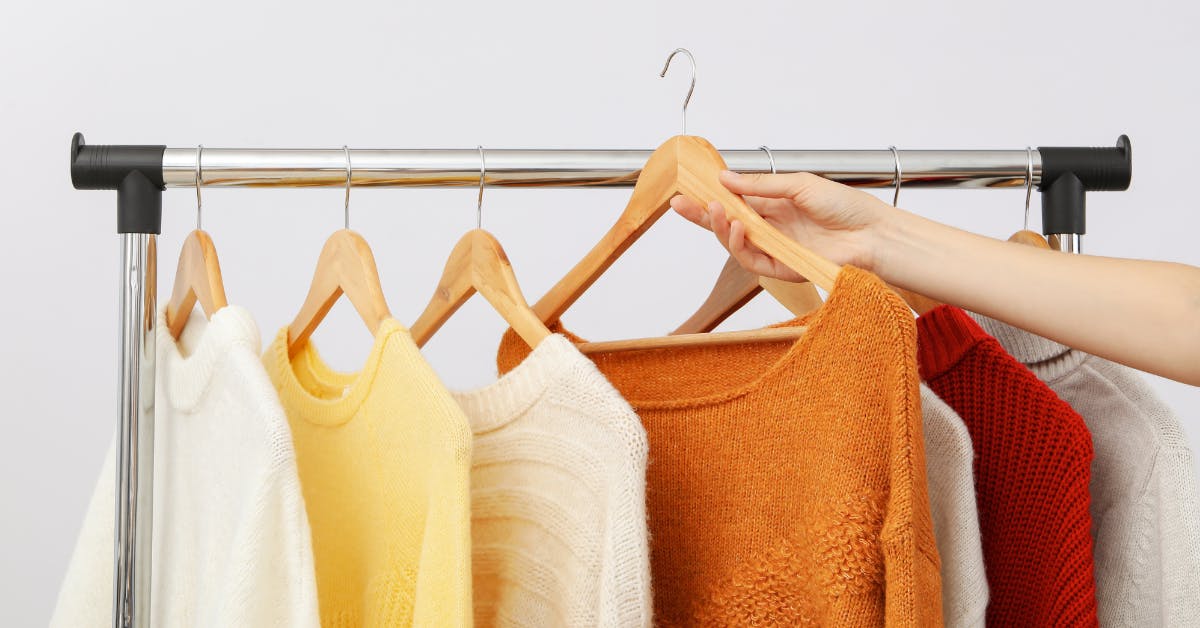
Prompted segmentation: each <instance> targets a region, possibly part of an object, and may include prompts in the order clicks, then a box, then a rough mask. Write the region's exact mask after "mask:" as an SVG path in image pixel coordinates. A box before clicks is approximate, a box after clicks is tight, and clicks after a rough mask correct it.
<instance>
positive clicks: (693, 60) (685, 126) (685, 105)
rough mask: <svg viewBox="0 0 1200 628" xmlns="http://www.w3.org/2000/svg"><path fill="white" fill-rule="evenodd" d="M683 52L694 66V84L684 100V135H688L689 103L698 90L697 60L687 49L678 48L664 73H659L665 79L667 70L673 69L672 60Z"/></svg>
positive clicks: (663, 70)
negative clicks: (694, 92)
mask: <svg viewBox="0 0 1200 628" xmlns="http://www.w3.org/2000/svg"><path fill="white" fill-rule="evenodd" d="M681 52H682V53H683V54H685V55H687V58H688V62H689V63H691V66H692V84H691V85H689V86H688V91H687V96H685V97H684V98H683V134H684V135H687V108H688V103H690V102H692V92H693V91H695V89H696V58H695V57H693V56H692V53H691V52H690V51H689V50H688V49H687V48H676V49H675V50H673V51H671V55H670V56H668V57H667V62H666V63H664V64H663V69H662V72H659V73H658V76H659V78H663V77H665V76H666V75H667V70H668V69H670V67H671V60H672V59H674V58H675V55H677V54H679V53H681Z"/></svg>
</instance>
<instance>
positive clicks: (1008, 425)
mask: <svg viewBox="0 0 1200 628" xmlns="http://www.w3.org/2000/svg"><path fill="white" fill-rule="evenodd" d="M917 333H918V338H919V341H918V342H919V358H918V360H919V362H920V366H921V374H922V376H923V377H924V378H925V380H926V382H927V383H928V385H929V387H930V388H932V389H933V391H934V392H936V393H937V394H938V396H939V397H941V398H942V400H943V401H945V402H946V403H947V404H948V405H949V406H950V407H951V408H954V410H955V412H957V413H958V415H959V416H960V417H962V420H963V422H964V423H966V425H967V429H968V430H969V431H970V433H971V443H972V445H973V446H974V447H975V494H976V499H977V500H978V501H979V527H980V530H981V532H982V533H983V556H984V565H985V566H986V568H987V582H988V589H989V592H990V601H989V603H988V613H987V625H988V626H1095V625H1096V587H1095V582H1094V579H1093V575H1092V572H1093V570H1094V562H1093V555H1092V537H1091V523H1092V521H1091V516H1090V515H1089V514H1088V502H1089V500H1088V481H1089V480H1090V477H1091V463H1092V442H1091V438H1090V436H1089V435H1088V431H1087V426H1085V425H1084V423H1083V419H1082V418H1080V417H1079V415H1078V414H1076V413H1075V411H1074V410H1072V409H1071V407H1070V406H1068V405H1067V404H1066V403H1065V402H1063V401H1062V400H1061V399H1059V398H1058V395H1056V394H1054V391H1052V390H1050V389H1049V388H1048V387H1046V385H1045V384H1043V383H1042V382H1041V381H1040V380H1038V379H1037V377H1035V376H1034V375H1033V373H1030V372H1029V369H1026V368H1025V367H1024V366H1022V365H1021V363H1020V362H1017V361H1016V360H1015V359H1013V357H1012V356H1010V355H1008V353H1006V352H1005V351H1004V349H1003V348H1002V347H1001V346H1000V343H998V342H996V340H995V339H994V338H992V337H991V336H989V335H987V333H985V332H984V331H983V330H982V329H980V327H979V325H977V324H975V321H973V320H971V318H970V317H968V316H967V315H966V314H965V313H964V312H963V311H962V310H960V309H958V308H954V307H950V306H940V307H937V308H934V309H933V310H931V311H929V312H928V313H926V314H924V315H922V316H921V317H920V318H919V319H917Z"/></svg>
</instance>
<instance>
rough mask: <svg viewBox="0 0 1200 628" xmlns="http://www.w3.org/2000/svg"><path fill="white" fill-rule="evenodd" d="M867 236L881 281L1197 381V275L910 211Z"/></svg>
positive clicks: (891, 216) (1174, 267)
mask: <svg viewBox="0 0 1200 628" xmlns="http://www.w3.org/2000/svg"><path fill="white" fill-rule="evenodd" d="M869 237H872V238H874V239H876V240H877V241H876V242H874V243H872V244H871V249H872V250H874V251H876V255H875V258H874V259H873V260H872V263H871V266H872V270H874V271H875V272H876V273H877V274H878V275H879V276H880V277H882V278H883V279H884V280H885V281H887V282H889V283H892V284H895V285H897V286H900V287H902V288H906V289H908V290H912V291H914V292H919V293H921V294H924V295H926V296H929V297H932V298H934V299H937V300H939V301H942V302H944V303H951V304H954V305H958V306H961V307H963V308H966V309H969V310H971V311H974V312H978V313H980V314H984V315H986V316H990V317H992V318H995V319H998V320H1001V321H1004V322H1006V323H1009V324H1012V325H1015V326H1017V327H1021V328H1023V329H1027V330H1029V331H1031V332H1034V333H1036V334H1038V335H1041V336H1044V337H1046V338H1049V339H1051V340H1055V341H1057V342H1060V343H1062V344H1065V345H1068V346H1071V347H1074V348H1077V349H1079V350H1081V351H1085V352H1087V353H1091V354H1094V355H1098V356H1101V357H1104V358H1107V359H1110V360H1112V361H1114V362H1119V363H1121V364H1126V365H1128V366H1131V367H1133V368H1137V369H1140V370H1144V371H1147V372H1150V373H1155V374H1158V375H1162V376H1164V377H1169V378H1171V379H1174V380H1178V381H1181V382H1185V383H1189V384H1193V385H1200V269H1198V268H1194V267H1190V266H1185V265H1182V264H1173V263H1167V262H1150V261H1142V260H1127V259H1116V258H1107V257H1094V256H1086V255H1068V254H1064V253H1059V252H1055V251H1047V250H1044V249H1037V248H1033V247H1028V246H1022V245H1018V244H1012V243H1009V242H1003V241H1000V240H995V239H992V238H987V237H984V236H980V235H976V234H972V233H968V232H965V231H961V230H959V229H955V228H953V227H949V226H946V225H942V224H939V223H936V222H933V221H930V220H926V219H924V218H921V217H919V216H916V215H914V214H910V213H908V212H904V211H899V210H894V211H891V212H889V213H888V214H887V217H886V218H885V219H884V220H882V221H881V222H880V224H879V226H878V228H876V229H873V230H872V233H871V235H870V236H869Z"/></svg>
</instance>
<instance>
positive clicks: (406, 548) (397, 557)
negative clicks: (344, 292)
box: [263, 320, 472, 628]
mask: <svg viewBox="0 0 1200 628" xmlns="http://www.w3.org/2000/svg"><path fill="white" fill-rule="evenodd" d="M263 360H264V362H265V363H266V367H267V371H268V372H269V373H270V375H271V380H272V382H273V383H274V384H275V388H276V390H278V391H279V396H280V400H281V401H282V402H283V407H284V410H285V411H286V412H287V416H288V422H289V423H290V424H291V428H292V438H293V440H294V441H295V448H296V460H297V463H298V466H299V469H300V485H301V489H302V491H303V493H304V501H305V505H306V507H307V510H308V518H309V523H310V525H311V527H312V536H313V552H314V558H315V565H316V572H317V597H318V600H319V602H318V603H319V606H320V614H321V624H322V625H323V626H327V627H337V628H340V627H343V626H388V627H391V626H408V625H413V626H438V627H441V626H469V625H471V620H472V612H471V527H470V526H471V521H470V517H471V510H470V509H471V506H470V504H471V502H470V491H469V488H468V484H469V477H470V467H471V431H470V428H469V426H468V423H467V419H466V417H465V416H464V415H463V413H462V410H460V409H459V407H458V405H457V404H456V403H455V401H454V399H453V398H452V397H451V396H450V394H449V392H448V391H447V390H446V389H445V388H444V387H443V386H442V384H441V382H440V381H439V380H438V378H437V376H436V375H435V374H434V372H433V370H432V369H431V368H430V367H429V365H428V364H427V363H426V362H425V360H424V358H422V357H421V354H420V352H419V351H418V350H417V347H416V345H415V344H414V343H413V341H412V337H411V336H410V335H409V333H408V330H406V329H405V328H404V327H403V326H401V325H400V323H398V322H396V321H395V320H387V321H385V322H384V323H383V324H382V325H381V326H380V328H379V330H378V333H377V334H376V337H375V344H374V347H373V348H372V350H371V355H370V356H369V357H368V358H367V361H366V365H365V366H364V368H363V369H362V371H360V372H359V373H355V374H346V373H338V372H335V371H333V370H332V369H330V368H329V367H328V366H326V365H325V363H324V362H322V360H321V358H320V356H319V355H318V354H317V351H316V349H315V348H313V346H312V343H311V342H310V343H308V344H307V345H306V346H305V347H304V348H303V349H302V350H301V352H300V353H299V354H297V355H296V358H295V359H294V360H293V361H292V362H290V363H289V361H288V358H287V329H286V328H284V329H282V330H280V332H279V334H278V335H277V336H276V338H275V341H274V342H273V343H272V344H271V347H270V348H269V349H268V350H267V353H266V355H265V356H264V358H263Z"/></svg>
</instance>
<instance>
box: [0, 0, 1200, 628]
mask: <svg viewBox="0 0 1200 628" xmlns="http://www.w3.org/2000/svg"><path fill="white" fill-rule="evenodd" d="M1198 18H1200V5H1197V4H1196V3H1194V2H1165V1H1161V0H1158V1H1155V0H1150V1H1147V2H1138V3H1131V2H1128V1H1123V2H1119V3H1116V2H1096V1H1095V0H1092V1H1076V2H1062V3H1052V2H1032V1H1020V2H1006V3H1002V4H996V3H987V4H981V3H968V2H949V1H947V2H939V3H925V2H915V3H914V2H905V3H890V2H883V1H876V2H865V3H841V2H808V3H799V2H773V3H767V2H758V3H753V4H751V3H733V2H730V3H704V2H695V1H691V2H648V1H646V0H633V1H631V0H606V1H605V2H595V3H586V4H585V3H568V2H556V1H545V2H540V3H510V2H487V3H485V2H476V3H451V2H431V1H428V0H426V1H423V2H415V3H403V2H386V3H385V2H378V3H363V2H360V3H354V2H343V3H322V4H321V5H320V6H319V8H312V9H308V8H305V7H303V6H302V5H301V3H296V2H269V3H253V2H246V1H240V2H229V1H226V0H208V1H205V2H191V3H187V4H186V5H184V4H183V3H164V2H138V3H129V2H76V3H61V2H58V3H56V2H20V3H12V4H11V5H9V6H7V7H6V10H5V12H4V16H3V18H0V177H3V180H2V181H0V233H2V234H3V241H2V245H0V256H2V258H0V259H2V263H0V285H3V294H4V297H3V302H2V307H0V357H2V359H0V382H2V384H0V385H2V386H3V389H2V392H3V401H2V405H0V408H2V410H0V411H2V412H3V413H4V415H5V421H4V424H3V425H4V430H3V433H2V435H0V491H2V492H0V512H2V513H3V514H2V516H0V539H3V541H2V542H3V550H2V555H3V560H0V599H3V600H4V602H3V603H0V614H4V615H6V616H3V617H0V624H2V625H6V626H28V625H38V624H41V623H43V622H44V621H45V620H46V618H47V617H48V615H49V612H50V609H51V607H52V604H53V600H54V597H55V594H56V591H57V587H58V583H59V579H60V577H61V575H62V571H63V569H64V567H65V564H66V560H67V557H68V555H69V552H70V550H71V547H72V545H73V543H74V539H75V535H76V532H77V529H78V526H79V522H80V519H81V517H82V514H83V509H84V506H85V503H86V499H87V496H88V495H89V494H90V492H91V490H92V487H93V484H94V482H95V475H96V472H97V470H98V468H99V465H100V462H101V458H102V456H103V454H104V449H105V446H106V445H107V443H108V441H109V439H110V437H111V434H112V430H113V426H114V422H115V419H116V410H117V391H116V371H115V369H116V366H117V363H116V349H117V268H118V257H117V250H118V249H117V246H118V238H117V236H116V235H115V212H114V203H115V193H112V192H85V191H75V190H73V189H72V188H71V185H70V181H69V177H68V169H67V148H68V141H69V139H70V136H71V133H72V132H74V131H76V130H80V131H83V132H84V133H85V134H86V135H87V139H88V141H89V142H91V143H147V144H167V145H169V146H173V147H186V146H194V145H195V144H197V143H204V144H205V145H207V146H210V147H220V146H243V147H252V146H262V147H340V146H341V145H343V144H349V145H350V146H352V147H363V148H367V147H412V148H437V147H451V148H470V147H474V146H475V145H476V144H483V145H484V146H485V147H497V148H498V147H510V148H519V147H544V148H552V147H562V148H587V147H594V148H603V147H613V148H650V147H653V146H656V145H657V144H658V143H660V142H661V141H662V140H663V139H665V138H666V137H668V136H670V135H672V134H675V133H676V132H678V129H679V115H678V106H679V103H680V101H681V99H682V96H683V93H684V91H685V89H686V83H687V78H686V76H687V72H686V70H684V67H685V65H681V66H679V67H677V68H674V70H673V73H672V74H671V75H669V76H668V77H667V79H665V80H664V79H659V78H658V76H657V73H658V70H659V68H660V66H661V64H662V62H663V60H664V59H665V57H666V54H667V53H668V52H669V51H670V50H671V49H673V48H674V47H676V46H686V47H689V48H690V49H691V50H692V51H693V52H694V53H695V55H696V58H697V61H698V63H699V72H700V73H699V83H698V85H697V88H696V95H695V98H694V100H693V102H692V106H691V109H690V116H689V120H688V122H689V127H688V128H689V130H690V131H691V132H693V133H696V134H699V135H703V136H706V137H707V138H709V139H710V140H711V141H712V142H713V143H714V144H716V145H717V146H718V147H722V148H753V147H755V146H758V145H759V144H769V145H771V146H772V147H775V148H884V147H886V146H887V145H889V144H895V145H897V146H899V147H901V148H914V149H915V148H1018V149H1019V148H1023V147H1024V146H1026V145H1027V144H1032V145H1034V146H1037V145H1047V146H1054V145H1112V143H1113V142H1114V140H1115V139H1116V137H1117V135H1118V134H1120V133H1128V134H1129V135H1130V136H1131V138H1132V139H1133V146H1134V156H1135V159H1134V166H1135V167H1134V180H1133V186H1132V187H1131V188H1130V190H1129V191H1128V192H1125V193H1096V194H1092V195H1090V197H1089V199H1088V207H1089V210H1090V211H1089V214H1088V228H1089V233H1088V235H1087V237H1086V239H1085V246H1086V249H1087V251H1088V252H1091V253H1095V254H1105V255H1115V256H1127V257H1142V258H1153V259H1166V260H1175V261H1180V262H1186V263H1189V264H1193V265H1200V252H1198V251H1197V248H1196V246H1195V242H1196V232H1197V229H1198V228H1200V219H1198V218H1197V213H1196V208H1197V205H1200V202H1198V200H1197V199H1196V197H1195V192H1194V189H1193V186H1192V185H1191V183H1192V182H1193V181H1194V178H1195V175H1196V172H1197V167H1198V165H1200V133H1198V131H1200V122H1198V119H1200V117H1198V116H1197V115H1196V103H1197V97H1198V96H1200V92H1198V90H1197V87H1198V85H1200V75H1198V74H1197V72H1196V71H1195V64H1196V61H1197V60H1198V59H1200V38H1197V37H1196V33H1195V29H1196V24H1197V23H1198V22H1197V20H1198ZM880 193H881V194H890V192H887V191H881V192H880ZM627 195H628V191H622V190H606V191H580V190H491V191H489V192H488V193H487V195H486V197H485V201H484V218H483V221H484V226H485V227H486V228H488V229H489V230H491V231H492V232H493V233H495V234H496V235H497V237H498V238H499V239H500V241H501V242H503V243H504V245H505V248H506V250H507V252H508V255H509V256H510V258H511V260H512V263H513V266H514V268H515V270H516V272H517V275H518V278H519V279H520V281H521V283H522V286H523V287H524V289H525V292H526V294H527V295H528V296H529V298H530V300H531V301H532V300H534V299H536V297H537V296H540V295H541V294H542V292H543V291H545V290H546V289H547V288H548V287H549V286H550V285H551V284H552V283H553V282H554V281H555V280H556V279H557V278H559V277H560V276H561V274H562V273H563V272H565V270H566V269H567V267H568V266H569V265H570V264H572V263H574V262H575V261H576V260H578V259H579V258H580V257H581V256H582V255H583V253H584V251H585V250H586V249H587V248H588V247H590V246H591V245H592V244H593V243H594V242H595V241H596V239H597V238H598V237H599V235H600V234H601V233H602V232H603V231H604V230H605V229H606V228H607V227H608V226H609V225H610V224H611V223H612V221H613V220H614V219H615V217H616V216H617V214H618V212H619V211H620V209H621V208H622V207H623V205H624V200H625V198H626V196H627ZM1023 196H1024V195H1023V191H1022V190H1019V189H1010V190H993V191H938V190H930V191H924V192H921V191H913V192H908V193H905V194H904V195H903V197H902V199H901V205H902V206H904V207H906V208H909V209H912V210H914V211H917V212H919V213H922V214H924V215H926V216H930V217H932V218H935V219H937V220H941V221H945V222H948V223H951V224H954V225H958V226H961V227H964V228H967V229H970V230H973V231H976V232H979V233H984V234H988V235H991V236H995V237H1007V236H1008V235H1009V234H1011V233H1012V232H1013V231H1014V230H1016V229H1018V228H1020V226H1021V221H1022V201H1023ZM889 198H890V196H889ZM194 203H195V200H194V196H193V194H192V192H191V190H172V191H169V192H168V193H167V194H166V195H165V197H164V209H165V216H164V221H163V236H162V239H161V241H160V251H161V255H160V260H161V261H160V264H161V270H160V287H161V289H160V293H162V294H163V297H164V298H165V295H166V293H167V292H169V290H170V286H171V282H172V277H173V273H174V266H175V258H176V256H177V255H178V245H179V242H180V241H181V240H182V238H183V236H184V235H186V234H187V232H188V230H189V229H190V228H191V227H192V224H193V221H194ZM341 203H342V191H341V190H206V191H205V207H206V211H205V223H204V226H205V228H206V229H207V230H208V231H209V232H210V233H211V235H212V237H213V239H214V241H215V243H216V246H217V249H218V251H219V253H220V257H221V266H222V268H223V270H224V274H225V285H226V289H227V292H228V295H229V298H230V301H231V302H233V303H238V304H241V305H243V306H245V307H247V308H248V309H249V310H250V311H251V312H252V313H253V314H254V316H255V317H256V318H257V320H258V322H259V325H260V327H261V329H262V330H263V331H262V333H263V336H264V337H265V339H266V340H267V341H269V339H270V338H271V337H272V336H273V334H274V333H275V331H276V330H277V329H278V328H279V327H280V326H282V325H284V324H285V323H286V322H287V321H289V320H290V319H291V317H292V316H293V314H294V313H295V310H296V309H297V307H298V306H299V304H300V302H301V300H302V299H303V297H304V294H305V291H306V289H307V285H308V281H309V279H310V276H311V273H312V267H313V264H314V262H315V260H316V256H317V253H318V251H319V250H320V247H321V243H322V241H323V240H324V238H325V237H326V236H327V235H328V234H329V233H330V232H331V231H332V230H334V229H336V228H338V227H340V226H341V221H342V208H341ZM474 203H475V190H473V189H457V190H395V189H393V190H356V191H355V192H354V193H353V195H352V219H351V221H352V227H353V228H354V229H356V230H358V231H360V232H361V233H362V234H363V235H364V236H365V237H366V238H367V240H368V241H369V242H371V243H372V245H373V247H374V251H375V255H376V258H377V260H378V263H379V268H380V272H381V275H382V278H383V282H384V288H385V290H386V293H387V297H388V299H389V301H390V304H391V306H392V310H393V312H394V314H395V315H396V316H397V318H399V319H400V320H401V321H403V322H405V323H411V322H412V321H413V319H414V318H415V317H416V315H417V314H418V313H419V312H420V310H421V308H422V307H423V306H424V304H425V303H426V302H427V300H428V299H429V297H430V295H431V294H432V290H433V287H434V284H435V282H436V279H437V276H438V275H439V274H440V272H441V266H442V262H443V260H444V258H445V255H446V254H447V253H448V252H449V250H450V248H451V246H452V245H453V244H454V242H455V241H456V240H457V238H458V237H459V236H460V235H461V234H462V233H463V232H464V231H465V230H467V229H468V228H470V227H472V226H473V224H474V220H475V215H474V210H475V207H474ZM1039 216H1040V214H1039V211H1038V206H1037V200H1036V195H1035V205H1034V211H1033V217H1034V218H1033V222H1034V228H1037V224H1038V217H1039ZM723 261H724V255H722V251H721V250H720V249H719V247H718V245H717V244H716V242H715V240H714V239H713V238H712V237H711V235H709V234H707V233H705V232H702V231H701V230H699V229H697V228H695V227H692V226H691V225H689V224H687V223H685V221H683V220H682V219H680V218H679V217H677V216H674V215H668V216H667V217H666V218H665V219H663V220H662V221H661V223H660V224H659V225H657V226H655V227H654V228H653V229H652V230H651V231H650V232H649V234H648V235H647V236H646V237H645V238H644V239H643V241H642V242H640V243H639V244H638V245H637V246H635V247H634V249H632V250H631V251H630V252H629V253H628V254H627V255H626V256H625V257H624V258H623V259H622V260H620V261H619V262H618V263H617V264H616V266H614V267H613V269H612V270H611V271H610V272H609V273H608V274H607V275H605V276H604V277H603V278H602V279H601V280H600V282H599V283H598V284H597V285H596V286H595V287H594V288H593V289H592V290H591V291H589V292H588V293H587V295H586V296H585V297H584V298H583V299H582V300H581V301H580V302H579V303H578V304H577V305H576V306H575V307H574V308H573V309H572V310H571V312H570V313H569V314H568V316H567V321H568V324H569V325H570V326H571V327H572V329H573V330H574V331H577V332H579V333H581V334H582V335H584V336H588V337H591V338H595V339H614V338H622V337H631V336H643V335H650V334H658V333H662V332H664V331H666V330H668V329H670V328H671V327H672V326H673V325H675V324H677V323H678V322H680V321H682V320H683V319H684V318H686V316H687V315H688V314H689V313H690V312H691V311H692V309H693V308H694V307H695V305H696V304H697V303H698V302H699V301H700V300H701V299H702V297H703V296H704V295H706V294H707V291H708V288H709V287H710V285H711V283H712V281H713V279H714V277H715V276H716V272H717V270H718V269H719V267H720V265H721V264H722V262H723ZM981 281H985V280H983V279H981ZM1111 289H1112V290H1118V291H1119V290H1121V289H1122V286H1120V285H1113V286H1112V287H1111ZM1097 315H1102V313H1098V314H1097ZM782 318H786V314H785V313H784V312H783V310H782V309H781V308H780V307H779V306H777V305H774V304H772V303H770V301H769V300H768V299H759V300H758V301H756V302H755V303H753V304H752V305H751V306H750V307H749V308H747V310H746V311H745V312H744V313H742V314H740V315H739V316H737V317H736V318H735V320H733V321H731V322H730V324H729V327H740V328H747V327H752V326H756V325H759V324H762V323H766V322H769V321H774V320H779V319H782ZM502 327H503V325H502V323H501V322H500V320H499V318H498V316H496V315H495V314H494V313H493V312H492V311H490V310H489V309H488V308H487V307H486V306H485V305H483V302H482V301H480V300H478V299H474V300H472V301H471V302H470V303H468V305H467V306H466V307H465V308H464V309H463V310H462V311H461V312H460V313H459V314H458V315H457V316H456V317H455V318H453V319H451V321H450V323H449V324H448V325H447V326H446V327H445V328H444V329H443V330H442V331H441V332H440V333H439V334H438V335H437V337H436V338H435V339H434V340H433V341H432V342H431V343H430V344H429V346H428V347H427V349H426V355H427V356H428V358H429V360H430V361H431V362H432V363H433V365H434V366H435V368H436V369H437V371H438V372H439V373H440V374H441V375H442V376H443V377H444V379H445V380H446V382H447V383H448V384H449V385H450V386H452V387H456V388H461V387H467V386H474V385H479V384H482V383H484V382H486V381H488V380H489V379H490V378H491V377H493V376H494V367H493V362H492V360H493V356H494V347H495V345H496V341H497V339H498V336H499V334H500V331H501V329H502ZM316 341H317V343H318V344H319V345H320V346H321V347H322V350H323V352H324V353H325V354H327V355H328V356H329V357H330V358H331V360H332V361H333V363H334V364H335V365H336V366H339V367H341V368H345V369H353V368H355V367H356V365H357V364H358V362H359V361H360V360H361V359H362V358H363V357H364V356H365V355H366V352H367V350H368V348H369V345H370V338H369V336H368V334H367V332H366V331H365V330H364V329H363V327H362V324H361V323H360V322H358V320H357V319H356V317H355V315H354V313H353V310H352V309H351V308H349V307H347V306H345V305H344V304H343V305H341V306H339V307H337V308H335V310H334V312H333V314H332V315H331V317H330V319H329V320H328V321H327V322H326V323H325V324H324V325H323V326H322V327H321V328H320V329H319V330H318V332H317V334H316ZM1151 379H1152V382H1153V384H1154V386H1155V387H1156V388H1157V389H1158V390H1159V391H1160V392H1161V394H1162V395H1163V396H1164V397H1165V398H1166V399H1167V400H1168V401H1169V402H1170V403H1171V404H1172V405H1173V406H1174V407H1175V408H1176V410H1178V412H1179V414H1180V415H1181V416H1182V417H1183V420H1184V421H1185V424H1186V425H1185V426H1186V428H1187V430H1188V431H1189V433H1190V434H1191V437H1192V442H1193V443H1195V444H1196V445H1198V446H1200V389H1196V388H1189V387H1187V386H1183V385H1180V384H1174V383H1170V382H1166V381H1163V380H1160V379H1157V378H1151Z"/></svg>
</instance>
